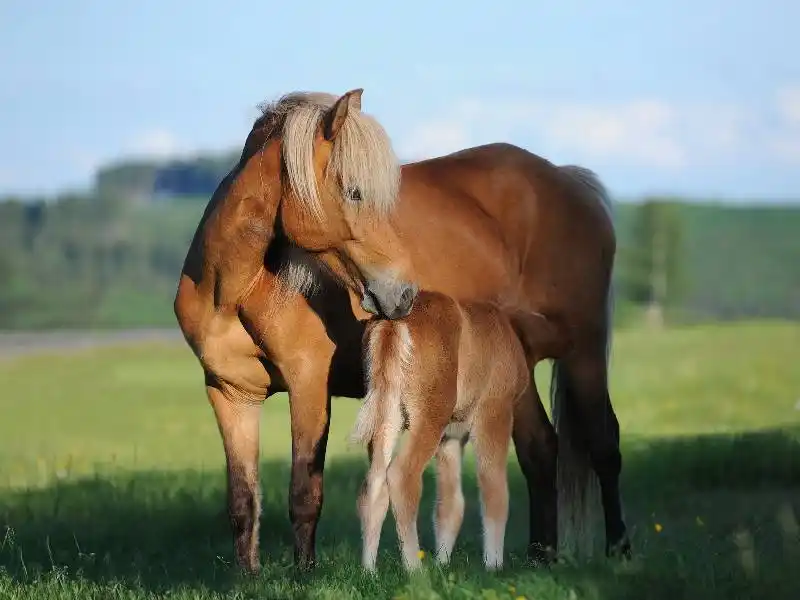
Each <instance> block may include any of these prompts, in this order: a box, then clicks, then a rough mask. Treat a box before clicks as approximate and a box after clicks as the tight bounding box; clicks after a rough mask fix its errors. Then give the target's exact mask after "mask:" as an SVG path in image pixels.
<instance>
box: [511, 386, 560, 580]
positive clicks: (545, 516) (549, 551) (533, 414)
mask: <svg viewBox="0 0 800 600" xmlns="http://www.w3.org/2000/svg"><path fill="white" fill-rule="evenodd" d="M513 438H514V449H515V451H516V454H517V461H518V462H519V465H520V469H521V470H522V473H523V475H524V476H525V483H526V484H527V487H528V514H529V516H528V527H529V537H528V558H529V559H530V560H531V561H533V562H534V563H537V564H548V563H549V562H550V561H551V560H552V559H553V558H554V556H555V552H556V548H557V536H558V530H557V525H558V521H557V518H556V517H557V506H558V502H557V500H558V497H557V493H556V458H557V454H558V440H557V438H556V432H555V429H554V428H553V425H552V423H551V422H550V419H548V418H547V413H546V412H545V410H544V406H543V405H542V400H541V398H540V397H539V392H538V391H537V389H536V381H535V380H534V378H533V376H531V382H530V385H529V386H528V389H527V390H526V391H525V393H524V394H523V395H522V396H521V397H520V398H519V400H518V401H517V403H516V404H515V406H514V425H513Z"/></svg>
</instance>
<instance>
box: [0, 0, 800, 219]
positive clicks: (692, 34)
mask: <svg viewBox="0 0 800 600" xmlns="http://www.w3.org/2000/svg"><path fill="white" fill-rule="evenodd" d="M44 4H46V5H47V7H48V8H47V10H39V8H37V9H34V8H31V7H30V5H27V3H25V2H23V1H22V0H11V1H10V2H6V3H4V4H3V5H2V6H0V22H3V23H13V24H14V27H13V29H12V28H11V27H7V28H6V29H7V31H4V35H3V36H0V55H2V56H5V57H18V58H17V60H16V62H14V61H11V60H8V61H5V62H6V63H7V64H4V65H3V67H4V68H3V71H4V74H5V77H4V82H3V86H2V89H1V90H0V131H3V133H4V135H3V137H2V144H1V145H0V195H4V196H9V195H23V196H26V197H30V196H48V197H49V196H52V195H54V194H59V193H68V192H70V191H80V190H85V189H87V188H90V186H91V185H92V183H93V181H92V180H93V176H94V174H95V173H96V171H97V169H98V168H99V167H101V166H105V165H108V164H109V163H113V162H119V161H126V160H134V159H137V158H139V157H141V158H144V159H146V160H149V159H165V160H167V159H170V158H173V157H174V158H181V157H183V156H186V155H197V154H209V153H211V154H221V153H226V152H231V151H237V150H238V149H239V148H241V145H242V144H243V143H244V139H245V137H246V135H247V132H248V131H249V127H250V125H251V124H252V120H253V119H254V118H255V116H256V114H257V105H258V104H259V103H260V102H262V101H264V100H269V99H272V98H275V97H276V96H279V95H281V94H283V93H286V92H289V91H292V90H295V89H316V90H323V91H329V92H333V93H343V92H345V91H347V90H348V89H351V88H355V87H363V88H364V89H365V92H364V101H363V103H364V104H363V110H364V111H365V112H369V113H371V114H373V115H374V116H376V118H378V119H379V120H380V121H381V122H382V124H383V125H384V127H386V129H387V131H388V133H389V135H390V136H391V138H392V140H393V142H394V145H395V151H396V152H397V154H398V156H399V157H401V158H402V159H403V160H410V161H414V160H420V159H424V158H429V157H432V156H436V155H441V154H446V153H448V152H452V151H455V150H458V149H461V148H465V147H468V146H472V145H479V144H483V143H488V142H495V141H505V142H510V143H514V144H517V145H519V146H522V147H523V148H526V149H528V150H529V151H531V152H534V153H536V154H540V155H542V156H544V157H545V158H548V159H549V160H552V161H553V162H556V163H560V164H565V163H577V164H582V165H584V166H587V167H589V168H591V169H593V170H595V171H596V172H597V173H598V174H599V175H600V177H601V179H602V180H603V181H604V182H605V184H606V185H607V187H608V188H609V190H610V191H611V193H612V194H613V195H614V196H615V198H619V199H630V200H636V199H641V198H642V197H645V196H649V195H668V196H676V197H680V198H682V199H685V200H687V201H701V202H702V201H703V200H704V199H709V200H716V201H721V202H723V203H725V204H737V203H739V204H740V203H746V204H764V205H767V204H770V205H774V204H781V205H783V204H797V203H800V168H798V167H800V69H798V66H797V65H795V64H794V63H795V62H796V61H794V60H793V59H792V56H797V55H800V41H798V40H797V39H796V38H795V37H793V35H792V34H793V31H792V28H793V25H792V23H794V22H796V21H797V20H798V19H799V18H800V6H792V5H788V6H787V5H785V4H784V3H782V2H779V1H777V0H771V1H769V2H759V3H756V2H754V1H753V0H743V1H742V2H741V3H740V5H738V6H737V9H736V11H735V12H728V13H727V14H726V12H725V9H726V8H727V9H729V8H730V6H729V5H728V4H727V3H724V2H722V1H721V0H701V1H699V2H692V3H689V2H688V0H677V1H676V2H664V1H650V2H643V3H640V4H638V5H636V6H630V5H628V4H627V3H626V2H623V1H622V0H609V1H608V2H606V3H604V4H603V6H602V7H599V6H593V7H585V6H584V7H583V8H581V9H579V8H578V7H577V2H576V0H567V1H565V2H563V3H561V4H559V5H548V6H535V5H532V4H525V3H523V2H521V1H520V2H500V3H493V4H492V6H491V8H483V9H482V10H474V11H470V10H462V11H458V12H455V13H452V14H451V12H449V11H448V10H447V7H445V6H438V5H437V6H432V5H427V4H422V3H421V2H416V1H412V2H409V3H405V4H404V5H403V7H402V9H401V8H398V7H392V6H389V5H386V6H382V5H373V4H368V3H363V2H359V3H354V5H353V6H349V7H348V8H347V9H343V8H340V7H338V6H328V5H324V6H323V7H319V6H316V5H314V4H313V3H311V4H308V3H305V4H303V5H302V6H300V5H282V6H279V7H275V8H274V9H273V10H270V8H269V7H267V6H266V5H263V4H262V3H258V2H253V1H252V0H248V1H247V2H243V3H242V5H241V6H240V7H239V8H238V9H237V11H235V12H232V11H227V10H226V9H224V7H221V6H196V5H194V4H192V3H189V2H188V1H187V0H175V1H174V2H171V3H169V4H166V3H161V2H158V1H157V0H146V1H143V2H140V3H137V4H136V5H128V6H123V5H108V4H104V3H101V2H99V1H97V0H78V1H76V2H73V3H71V4H70V5H69V6H66V5H62V4H60V3H58V2H56V1H55V0H50V1H47V2H44ZM40 8H41V6H40ZM387 23H388V24H389V25H386V24H387ZM676 32H677V33H676ZM409 39H412V42H411V43H409ZM307 40H311V41H312V43H307ZM476 40H478V41H479V42H480V43H476ZM743 40H745V41H746V43H742V41H743ZM792 48H794V50H792ZM21 57H24V58H21ZM41 140H46V142H47V143H45V144H42V143H41Z"/></svg>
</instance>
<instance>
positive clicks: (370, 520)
mask: <svg viewBox="0 0 800 600" xmlns="http://www.w3.org/2000/svg"><path fill="white" fill-rule="evenodd" d="M364 335H365V342H366V353H367V354H366V373H367V377H368V383H367V386H368V387H367V397H366V400H365V401H364V404H363V405H362V407H361V411H360V412H359V414H358V418H357V420H356V424H355V427H354V430H353V434H352V439H353V440H354V441H357V442H360V443H364V442H366V443H367V444H368V446H367V448H368V453H369V460H370V466H369V471H368V473H367V476H366V479H365V481H364V484H363V485H362V487H361V491H360V493H359V497H358V503H357V506H358V512H359V517H360V519H361V529H362V537H363V556H362V563H363V566H364V567H365V568H366V569H368V570H370V571H372V570H374V569H375V562H376V560H377V554H378V542H379V539H380V533H381V528H382V526H383V521H384V519H385V518H386V513H387V511H388V508H389V504H390V502H391V505H392V512H393V514H394V518H395V523H396V526H397V534H398V537H399V539H400V546H401V551H402V555H403V560H404V563H405V566H406V568H407V569H414V568H416V567H418V566H419V565H420V558H419V556H418V552H419V540H418V537H417V512H418V509H419V501H420V496H421V493H422V473H423V471H424V469H425V466H426V465H427V463H428V461H430V459H431V458H432V457H433V456H434V454H436V459H437V460H436V482H437V486H436V488H437V490H436V496H437V503H436V504H437V505H436V515H435V518H434V530H435V535H436V549H437V555H436V557H437V560H438V561H439V562H441V563H446V562H448V561H449V559H450V553H451V552H452V550H453V546H454V544H455V541H456V537H457V535H458V532H459V529H460V528H461V523H462V521H463V516H464V497H463V494H462V490H461V458H462V452H463V446H464V444H465V443H466V441H467V438H468V437H469V439H471V440H472V442H473V444H474V447H475V455H476V459H477V470H478V483H479V486H480V496H481V507H482V516H483V548H484V551H483V560H484V564H485V565H486V568H487V569H497V568H501V567H502V565H503V541H504V537H505V527H506V521H507V518H508V484H507V477H506V461H507V457H508V446H509V441H510V437H511V425H512V414H513V405H514V403H515V402H516V400H517V398H518V397H519V396H520V395H521V394H522V393H523V392H524V391H525V389H526V387H527V386H528V385H529V382H530V374H529V372H528V368H527V365H526V362H525V356H524V353H523V349H522V346H521V344H520V342H519V340H518V338H517V336H516V335H515V333H514V330H513V329H512V327H511V324H510V322H509V320H508V319H507V318H506V317H505V316H504V315H503V314H502V313H500V311H498V310H496V309H493V308H491V307H489V306H487V305H483V304H477V303H470V304H459V303H457V302H455V301H454V300H452V299H451V298H449V297H447V296H444V295H442V294H438V293H432V292H421V293H420V294H419V296H418V297H417V300H416V302H415V306H414V309H413V310H412V312H411V313H410V314H409V315H408V316H407V317H406V318H404V319H401V320H395V321H386V320H377V321H376V320H372V321H370V322H369V323H368V325H367V329H366V331H365V334H364ZM404 430H408V439H407V440H406V443H405V444H404V445H403V447H402V449H401V450H400V451H399V453H398V455H397V456H396V457H395V458H392V454H393V450H394V447H395V444H396V443H397V441H398V439H399V437H400V435H401V433H402V432H403V431H404Z"/></svg>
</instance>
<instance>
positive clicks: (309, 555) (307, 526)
mask: <svg viewBox="0 0 800 600" xmlns="http://www.w3.org/2000/svg"><path fill="white" fill-rule="evenodd" d="M307 373H308V376H307V377H306V378H305V379H302V380H300V381H298V382H297V383H294V385H292V384H291V383H290V389H289V404H290V412H291V421H292V473H291V481H290V484H289V519H290V520H291V522H292V528H293V529H294V562H295V565H297V566H298V567H301V568H310V567H313V566H314V564H315V562H316V535H317V524H318V523H319V517H320V514H321V513H322V500H323V489H322V487H323V481H322V478H323V471H324V469H325V452H326V449H327V447H328V431H329V429H330V418H331V412H330V409H331V399H330V396H329V395H328V386H327V375H328V368H327V365H324V366H323V367H322V368H318V369H315V370H312V369H309V370H308V371H307Z"/></svg>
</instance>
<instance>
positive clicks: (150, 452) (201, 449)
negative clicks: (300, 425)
mask: <svg viewBox="0 0 800 600" xmlns="http://www.w3.org/2000/svg"><path fill="white" fill-rule="evenodd" d="M612 363H613V364H612V394H613V397H614V402H615V405H616V408H617V412H618V415H619V419H620V422H621V427H622V432H623V437H624V460H625V466H624V471H623V485H624V497H625V500H626V509H627V513H628V520H629V522H630V524H631V526H632V527H633V537H634V543H635V551H636V553H637V556H636V558H635V560H634V561H633V562H632V563H631V564H628V565H615V564H613V563H604V562H602V561H601V562H600V563H598V564H594V565H584V566H567V565H563V566H558V567H555V568H553V569H552V570H550V571H534V570H531V569H529V568H527V567H526V566H525V565H524V561H523V554H524V548H525V543H526V537H527V533H526V532H527V518H526V516H525V513H526V512H527V506H526V502H527V500H526V493H525V492H524V486H523V484H522V478H521V476H520V474H519V468H518V466H517V465H516V461H515V460H514V458H513V456H512V457H510V463H509V464H510V473H511V476H512V478H511V484H512V506H511V520H510V523H509V527H508V541H507V551H508V553H509V555H510V559H509V564H508V567H507V569H505V570H504V571H503V572H502V573H499V574H497V575H491V576H490V575H487V574H485V573H483V572H482V567H481V563H480V556H481V554H480V544H481V540H480V527H479V520H478V519H479V512H478V511H479V507H478V503H477V488H476V484H475V480H474V475H473V472H472V470H471V465H470V466H469V471H468V473H467V475H466V477H465V487H466V489H465V494H466V496H467V504H468V506H467V517H466V521H465V526H464V530H463V531H462V533H461V536H460V538H459V543H458V544H457V554H456V557H455V561H454V564H453V566H452V567H450V568H448V569H446V570H443V571H442V570H439V569H438V568H436V567H435V566H431V567H430V568H429V569H427V570H426V572H425V574H424V576H423V577H421V578H420V579H418V580H415V581H413V582H409V581H408V580H407V578H406V576H405V575H404V574H403V572H402V571H401V570H400V569H398V566H397V565H398V560H399V554H398V550H397V546H396V541H395V537H394V525H393V523H392V520H391V517H390V518H389V519H387V523H386V525H385V528H384V538H383V540H384V542H383V545H382V547H383V551H382V554H381V557H380V559H379V563H380V570H381V571H380V576H379V578H377V579H371V578H369V577H367V576H366V575H364V574H363V573H362V572H361V571H360V568H359V564H358V552H359V545H360V540H359V533H358V521H357V517H356V514H355V494H356V491H357V488H358V486H359V484H360V482H361V478H362V477H363V474H364V470H365V466H366V461H365V458H364V456H363V451H361V450H359V449H357V448H354V449H349V448H347V446H346V443H345V438H346V435H347V432H348V429H349V427H350V426H351V424H352V422H353V418H354V416H355V412H356V410H357V408H358V403H357V402H356V401H353V400H349V399H336V400H335V402H334V406H333V424H332V432H331V441H330V451H329V458H328V463H327V464H328V469H327V471H326V487H325V493H326V500H325V508H324V511H323V517H322V523H321V526H320V532H319V540H318V551H319V553H320V559H321V566H320V568H319V569H318V570H317V571H316V572H314V573H313V574H312V575H306V576H296V575H295V574H294V572H293V570H292V568H291V537H292V535H291V527H290V525H289V520H288V516H287V501H286V498H287V492H288V478H289V458H290V437H289V421H288V407H287V399H286V397H285V396H279V397H276V398H273V399H270V400H269V401H268V402H267V403H266V404H265V407H264V421H263V427H262V452H263V454H262V456H263V463H262V482H263V486H264V507H263V521H262V523H263V524H262V530H261V538H262V548H263V553H262V555H263V559H264V560H265V562H266V567H265V570H264V573H263V575H261V576H260V577H259V578H258V579H257V580H255V581H246V580H242V579H241V578H239V577H238V576H237V575H236V573H235V571H234V570H232V569H231V567H230V565H229V562H230V558H231V544H230V536H229V532H228V525H227V521H226V518H225V515H224V482H225V478H224V471H223V466H224V455H223V452H222V448H221V443H220V440H219V434H218V432H217V429H216V425H215V423H214V420H213V417H212V415H211V410H210V408H209V407H208V405H207V403H206V401H205V398H204V391H203V385H202V378H201V376H200V369H199V366H198V365H197V363H196V361H195V359H194V357H193V356H192V355H191V353H190V352H189V350H188V348H186V347H185V345H183V344H182V343H180V342H178V343H175V342H171V341H167V340H164V341H160V342H159V341H151V342H146V343H137V344H133V345H131V344H129V345H125V346H122V345H120V346H110V347H109V346H105V347H96V348H89V349H86V350H83V351H81V352H65V351H63V350H62V349H54V350H53V351H52V352H49V353H47V354H36V355H29V356H18V357H12V356H9V355H6V357H5V358H3V357H0V382H1V383H2V386H1V387H0V389H2V393H1V394H0V415H2V418H0V527H2V529H0V598H34V599H40V598H41V599H45V598H47V599H50V598H53V599H57V598H77V597H80V598H103V599H106V598H126V599H139V598H155V597H170V598H181V599H182V598H186V599H188V598H203V599H205V598H393V597H405V598H486V599H491V598H517V597H524V598H529V599H533V598H536V599H549V598H598V599H600V598H602V599H608V600H617V599H626V598H630V599H636V600H639V599H644V598H648V599H650V598H669V599H671V600H677V599H678V598H698V599H710V598H720V599H721V598H770V599H774V598H797V597H800V595H798V590H800V572H798V569H797V565H798V564H800V526H798V519H800V368H798V366H797V365H800V325H798V324H786V323H747V324H738V325H727V326H703V327H697V328H685V329H679V330H674V331H667V332H663V333H653V332H647V331H624V332H620V333H619V334H618V335H617V336H616V338H615V351H614V355H613V358H612ZM540 371H541V372H539V371H537V379H538V380H539V381H540V382H541V388H540V389H541V391H542V394H543V395H545V394H546V391H547V385H546V380H547V368H546V367H544V368H542V369H541V370H540ZM428 475H430V473H429V474H428ZM432 488H433V486H432V480H431V479H430V477H428V479H426V486H425V498H424V500H423V502H424V504H423V509H422V515H421V518H420V534H421V536H422V543H423V547H424V548H425V549H426V550H427V549H430V547H431V541H432V531H431V526H430V523H431V520H430V515H431V493H432V491H433V489H432ZM657 525H658V527H656V526H657ZM657 529H659V530H660V531H657Z"/></svg>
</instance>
